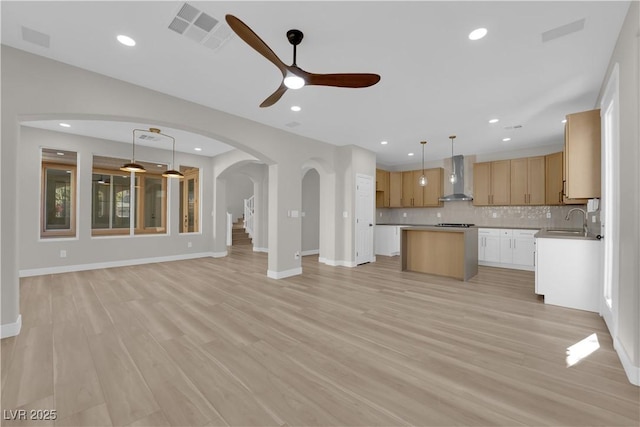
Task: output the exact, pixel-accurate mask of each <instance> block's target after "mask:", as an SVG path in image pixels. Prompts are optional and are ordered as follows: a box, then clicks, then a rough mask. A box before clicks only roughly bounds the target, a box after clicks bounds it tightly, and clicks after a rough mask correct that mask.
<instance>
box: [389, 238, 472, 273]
mask: <svg viewBox="0 0 640 427" xmlns="http://www.w3.org/2000/svg"><path fill="white" fill-rule="evenodd" d="M400 256H401V264H402V270H408V271H417V272H421V273H429V274H435V275H439V276H447V277H453V278H456V279H459V280H465V281H466V280H469V279H470V278H472V277H473V276H475V275H476V274H478V229H477V228H475V227H437V226H408V227H403V228H402V229H401V240H400Z"/></svg>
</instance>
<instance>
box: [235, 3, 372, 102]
mask: <svg viewBox="0 0 640 427" xmlns="http://www.w3.org/2000/svg"><path fill="white" fill-rule="evenodd" d="M225 20H226V21H227V24H229V27H231V29H232V30H233V31H234V32H235V33H236V34H237V35H238V37H240V38H241V39H242V40H243V41H244V42H245V43H247V44H248V45H249V46H251V47H252V48H253V49H254V50H255V51H256V52H258V53H259V54H260V55H262V56H264V57H265V58H266V59H267V60H269V61H270V62H271V63H272V64H273V65H275V66H276V67H277V68H278V69H279V70H280V72H281V73H282V82H281V83H280V86H279V87H278V89H276V90H275V92H273V93H272V94H271V95H269V97H267V99H265V100H264V101H263V102H262V104H260V107H261V108H264V107H270V106H272V105H273V104H275V103H276V102H278V100H280V98H282V95H284V93H285V92H286V91H287V89H294V90H295V89H300V88H302V87H304V86H311V85H315V86H333V87H346V88H362V87H369V86H373V85H374V84H376V83H378V82H379V81H380V76H379V75H378V74H368V73H345V74H314V73H309V72H307V71H304V70H303V69H302V68H300V67H298V65H297V64H296V59H297V58H296V57H297V46H298V45H299V44H300V42H302V39H303V38H304V34H303V33H302V31H300V30H296V29H292V30H289V31H287V40H289V43H291V45H292V46H293V63H292V64H291V65H286V64H285V63H284V62H282V60H280V58H279V57H278V56H277V55H276V54H275V53H274V52H273V51H272V50H271V48H270V47H269V46H268V45H267V44H266V43H265V42H264V41H263V40H262V39H261V38H260V37H259V36H258V35H257V34H256V33H254V32H253V30H252V29H251V28H249V26H248V25H247V24H245V23H244V22H242V21H241V20H240V19H238V18H236V17H235V16H233V15H226V16H225Z"/></svg>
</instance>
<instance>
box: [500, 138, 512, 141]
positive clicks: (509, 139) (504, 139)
mask: <svg viewBox="0 0 640 427" xmlns="http://www.w3.org/2000/svg"><path fill="white" fill-rule="evenodd" d="M509 141H511V138H502V142H509Z"/></svg>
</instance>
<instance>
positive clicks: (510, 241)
mask: <svg viewBox="0 0 640 427" xmlns="http://www.w3.org/2000/svg"><path fill="white" fill-rule="evenodd" d="M509 249H511V239H509Z"/></svg>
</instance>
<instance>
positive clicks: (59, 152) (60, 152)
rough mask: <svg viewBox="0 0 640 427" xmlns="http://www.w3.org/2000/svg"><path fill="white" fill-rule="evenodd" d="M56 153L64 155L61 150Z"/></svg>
mask: <svg viewBox="0 0 640 427" xmlns="http://www.w3.org/2000/svg"><path fill="white" fill-rule="evenodd" d="M56 154H57V155H58V156H64V153H63V152H62V151H58V152H57V153H56Z"/></svg>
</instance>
